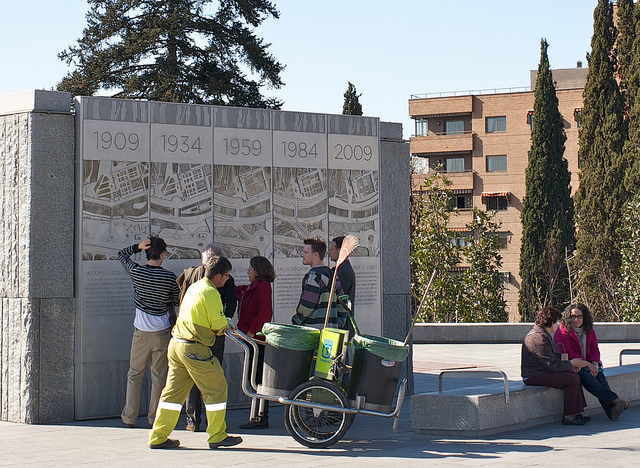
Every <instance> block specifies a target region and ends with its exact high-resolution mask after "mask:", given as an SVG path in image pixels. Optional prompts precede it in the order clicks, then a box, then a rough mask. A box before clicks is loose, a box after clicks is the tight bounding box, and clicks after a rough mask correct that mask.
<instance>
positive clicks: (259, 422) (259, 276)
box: [236, 257, 276, 429]
mask: <svg viewBox="0 0 640 468" xmlns="http://www.w3.org/2000/svg"><path fill="white" fill-rule="evenodd" d="M247 273H248V274H249V281H250V283H249V284H247V285H242V286H236V296H237V298H238V329H239V330H240V331H241V332H243V333H245V334H246V335H247V336H249V337H251V338H253V339H255V340H257V341H258V348H259V350H260V352H259V354H258V371H257V375H256V381H257V382H260V381H261V379H262V363H263V362H264V337H262V339H260V337H261V336H262V335H258V336H256V334H257V333H258V332H260V331H261V330H262V326H263V325H264V324H265V323H267V322H270V321H271V318H272V317H273V305H272V301H271V283H272V282H273V280H274V279H275V278H276V272H275V270H274V269H273V265H272V264H271V262H270V261H269V260H268V259H266V258H265V257H253V258H252V259H251V260H250V261H249V268H248V269H247ZM268 427H269V402H268V401H267V400H265V401H264V409H263V412H262V413H261V414H259V415H258V416H256V417H255V418H253V419H252V420H250V421H249V422H248V423H246V424H241V425H240V428H242V429H266V428H268Z"/></svg>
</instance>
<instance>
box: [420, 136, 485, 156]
mask: <svg viewBox="0 0 640 468" xmlns="http://www.w3.org/2000/svg"><path fill="white" fill-rule="evenodd" d="M409 144H410V151H411V153H412V154H420V155H437V154H460V153H470V152H472V151H473V132H464V133H454V134H446V133H430V134H429V135H427V136H418V137H412V138H411V141H410V143H409Z"/></svg>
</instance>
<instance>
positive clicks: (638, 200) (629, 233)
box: [618, 195, 640, 322]
mask: <svg viewBox="0 0 640 468" xmlns="http://www.w3.org/2000/svg"><path fill="white" fill-rule="evenodd" d="M638 213H640V195H636V196H635V197H634V198H633V199H632V200H631V201H630V202H629V203H628V204H627V207H626V209H625V211H624V213H623V228H622V230H623V234H624V240H623V241H622V267H621V269H620V273H621V280H620V282H619V283H618V295H619V297H620V315H621V319H622V320H628V321H634V322H638V321H640V217H638Z"/></svg>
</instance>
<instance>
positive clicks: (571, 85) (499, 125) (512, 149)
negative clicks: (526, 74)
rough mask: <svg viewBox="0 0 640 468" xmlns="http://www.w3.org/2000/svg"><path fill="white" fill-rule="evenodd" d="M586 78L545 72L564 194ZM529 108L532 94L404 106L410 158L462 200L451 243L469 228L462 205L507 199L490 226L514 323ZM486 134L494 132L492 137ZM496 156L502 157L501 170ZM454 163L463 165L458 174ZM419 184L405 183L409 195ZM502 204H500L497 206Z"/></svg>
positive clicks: (574, 157) (573, 164) (573, 72)
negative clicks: (552, 89) (557, 116)
mask: <svg viewBox="0 0 640 468" xmlns="http://www.w3.org/2000/svg"><path fill="white" fill-rule="evenodd" d="M586 71H587V70H586V69H581V68H578V69H569V70H556V71H554V72H553V73H554V79H555V80H556V93H557V96H558V101H559V110H560V113H561V114H562V116H563V118H564V126H565V131H566V135H567V141H566V142H565V153H564V157H565V158H566V159H567V161H568V163H569V171H570V172H571V182H572V184H571V185H572V193H575V190H576V188H577V186H578V122H577V120H578V115H579V110H580V109H581V108H582V91H583V87H584V81H585V79H586ZM531 80H532V88H533V87H534V86H535V73H532V74H531ZM533 103H534V93H533V91H523V92H504V93H491V94H483V93H478V94H470V95H469V96H464V97H461V96H451V97H433V98H430V97H428V96H427V97H424V98H418V99H411V100H410V101H409V113H410V115H411V117H412V118H413V119H415V120H416V135H415V136H413V137H412V138H411V141H410V146H411V153H412V155H413V156H416V157H422V158H426V159H427V160H428V164H429V170H430V171H431V170H435V168H436V167H438V166H439V165H442V171H443V172H446V176H447V177H448V178H449V179H450V180H452V182H453V185H452V188H453V189H454V191H455V192H456V196H458V197H462V196H465V197H467V200H460V201H459V202H458V203H459V204H458V206H464V208H461V209H460V211H459V216H456V217H453V219H452V220H451V222H450V226H449V227H450V228H451V229H452V230H453V231H458V234H456V235H460V234H459V233H460V231H461V230H460V228H462V227H464V226H465V224H467V223H468V222H469V221H471V207H470V206H469V201H472V206H475V207H480V208H481V209H486V210H490V208H491V207H492V206H494V205H491V203H494V202H496V200H498V199H497V198H495V197H493V198H492V195H498V196H504V197H506V198H507V199H508V201H507V203H506V209H498V210H496V211H495V212H496V220H497V221H501V222H502V225H501V227H500V230H499V231H500V233H501V237H502V240H503V244H502V248H501V250H500V253H501V255H502V262H503V264H502V270H501V271H503V272H505V279H506V278H507V277H508V280H507V283H506V289H505V300H506V301H507V310H508V313H509V321H510V322H516V321H519V320H520V314H519V313H518V291H519V288H520V281H521V279H520V275H519V262H520V244H521V239H522V225H521V223H520V212H521V211H522V202H523V199H524V195H525V170H526V167H527V164H528V152H529V149H530V147H531V127H530V124H529V120H530V119H529V118H528V114H529V113H530V112H531V113H532V112H533ZM449 104H450V105H449ZM447 109H450V111H449V112H447ZM503 117H504V119H503ZM488 119H490V121H489V122H488ZM460 121H461V122H460ZM492 129H494V130H496V131H493V132H492V131H491V130H492ZM503 156H506V168H505V167H504V157H503ZM461 160H464V163H463V164H464V165H463V166H462V161H461ZM488 169H490V170H488ZM495 169H498V170H495ZM505 169H506V170H505ZM550 176H553V175H552V174H551V175H550ZM425 177H426V176H425V175H414V176H413V187H414V189H415V188H416V187H419V185H420V180H423V179H424V178H425ZM483 194H484V196H483ZM469 198H470V199H469ZM503 202H504V199H503V200H501V201H499V202H498V203H503ZM507 273H508V274H507Z"/></svg>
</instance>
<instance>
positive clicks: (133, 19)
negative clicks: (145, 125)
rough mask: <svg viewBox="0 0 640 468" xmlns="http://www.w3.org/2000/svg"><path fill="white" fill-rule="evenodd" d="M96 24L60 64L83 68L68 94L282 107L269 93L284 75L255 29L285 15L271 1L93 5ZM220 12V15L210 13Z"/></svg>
mask: <svg viewBox="0 0 640 468" xmlns="http://www.w3.org/2000/svg"><path fill="white" fill-rule="evenodd" d="M88 2H89V4H90V5H91V7H90V10H89V12H88V13H87V15H86V16H87V22H88V25H87V27H86V29H85V30H84V32H83V35H82V37H81V38H80V39H79V40H78V44H77V45H76V46H71V47H69V48H68V49H66V50H64V51H62V52H61V53H60V54H59V55H58V57H59V58H60V59H61V60H64V61H65V62H67V64H68V65H69V66H72V65H74V66H75V67H76V68H75V70H73V71H72V72H70V73H68V74H67V76H66V77H64V78H63V79H62V81H61V82H60V83H59V84H58V89H59V90H61V91H69V92H71V93H73V94H75V95H78V94H80V95H93V94H95V93H96V92H98V91H101V90H102V91H106V92H107V93H109V94H110V95H111V96H113V97H123V98H132V99H149V100H154V101H168V102H189V103H205V104H218V105H233V106H251V107H274V108H278V107H279V106H280V105H281V102H280V101H278V100H276V99H273V98H265V97H263V96H262V94H261V88H263V87H265V86H266V87H271V88H280V87H281V86H282V81H281V79H280V73H281V72H282V70H283V68H284V67H283V65H281V64H280V63H279V62H278V61H276V59H275V58H274V57H273V55H271V54H270V53H269V52H268V48H269V45H270V44H265V43H264V42H263V40H262V39H261V38H258V37H257V36H256V35H255V34H254V32H253V29H254V28H256V27H258V26H259V25H260V24H261V23H262V22H263V21H264V20H265V19H266V18H268V17H273V18H278V16H279V13H278V11H277V10H276V8H275V6H274V4H273V3H271V2H270V1H269V0H242V1H240V0H225V1H221V2H213V1H212V0H163V1H160V0H88ZM210 4H214V5H216V4H217V5H218V8H217V11H216V12H215V13H214V14H208V13H206V12H205V10H206V9H207V7H209V5H210Z"/></svg>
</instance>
